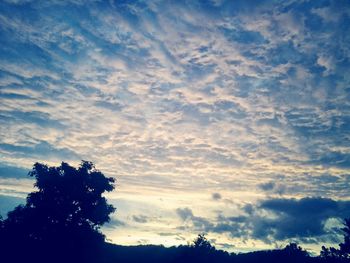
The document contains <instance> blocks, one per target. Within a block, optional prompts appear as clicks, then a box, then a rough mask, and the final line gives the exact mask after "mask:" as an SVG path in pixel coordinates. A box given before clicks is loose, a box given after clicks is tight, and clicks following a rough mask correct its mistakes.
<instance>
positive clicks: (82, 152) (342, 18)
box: [0, 0, 350, 252]
mask: <svg viewBox="0 0 350 263" xmlns="http://www.w3.org/2000/svg"><path fill="white" fill-rule="evenodd" d="M0 58H1V59H0V133H1V136H0V212H1V214H2V215H3V216H5V215H6V212H7V211H8V210H10V209H12V208H13V207H14V206H15V205H16V204H18V203H21V202H24V199H23V198H24V197H25V196H26V194H27V193H28V192H30V191H32V190H33V188H32V184H33V181H32V180H31V179H30V178H29V177H28V176H27V172H28V171H29V170H30V169H31V167H32V165H33V164H34V162H44V163H46V164H49V165H59V164H60V162H61V161H65V162H68V163H70V164H72V165H78V164H79V162H80V160H89V161H92V162H94V163H95V164H96V167H97V168H98V169H99V170H101V171H102V172H103V173H105V174H106V175H108V176H113V177H115V178H117V187H116V188H117V189H116V191H114V192H113V193H111V194H109V195H108V198H109V201H110V202H111V203H113V204H114V205H115V206H116V207H117V212H116V213H115V214H113V217H112V220H111V222H110V224H108V225H107V226H105V227H104V228H103V231H104V233H105V234H106V235H107V237H108V239H109V240H111V241H112V242H115V243H119V244H149V243H152V244H164V245H166V246H169V245H178V244H186V242H188V241H191V240H192V239H193V238H194V237H195V236H196V235H197V234H199V233H207V234H208V236H207V237H208V239H210V240H211V242H213V244H215V245H216V246H217V247H218V248H223V249H227V250H229V251H236V252H237V251H248V250H257V249H266V248H274V247H278V246H282V245H285V244H287V243H288V242H290V241H297V242H299V243H300V244H301V245H302V246H303V247H305V248H307V249H310V250H313V251H316V252H317V251H319V248H320V245H321V244H337V243H339V241H341V239H340V238H341V236H339V232H338V227H339V224H340V219H341V218H344V217H350V191H349V186H350V133H349V131H350V74H349V73H350V72H349V71H350V70H349V68H350V67H349V66H350V3H349V1H347V0H334V1H330V0H319V1H311V0H283V1H282V0H280V1H273V0H266V1H258V0H256V1H253V0H251V1H246V0H231V1H221V0H212V1H209V0H208V1H161V0H155V1H141V0H140V1H118V0H117V1H112V0H111V1H103V0H101V1H92V0H91V1H83V0H70V1H61V0H52V1H44V0H43V1H31V0H5V1H1V2H0Z"/></svg>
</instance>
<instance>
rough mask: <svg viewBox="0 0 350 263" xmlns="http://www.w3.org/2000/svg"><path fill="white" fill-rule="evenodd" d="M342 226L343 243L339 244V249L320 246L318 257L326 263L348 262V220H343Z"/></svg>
mask: <svg viewBox="0 0 350 263" xmlns="http://www.w3.org/2000/svg"><path fill="white" fill-rule="evenodd" d="M343 225H344V227H343V228H342V229H341V230H342V231H343V233H344V242H343V243H340V244H339V249H337V248H334V247H330V248H326V247H325V246H322V250H321V254H320V256H321V258H324V259H326V260H327V261H328V262H350V218H347V219H344V222H343Z"/></svg>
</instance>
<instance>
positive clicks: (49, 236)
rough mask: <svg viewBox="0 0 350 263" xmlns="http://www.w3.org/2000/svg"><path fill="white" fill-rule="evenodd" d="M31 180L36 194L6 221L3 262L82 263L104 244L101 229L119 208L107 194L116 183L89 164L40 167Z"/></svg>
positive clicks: (0, 237)
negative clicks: (69, 262)
mask: <svg viewBox="0 0 350 263" xmlns="http://www.w3.org/2000/svg"><path fill="white" fill-rule="evenodd" d="M29 175H30V176H32V177H35V179H36V182H35V187H36V188H37V191H35V192H32V193H30V194H29V195H28V197H27V203H26V204H25V205H21V206H17V207H16V208H15V209H14V210H13V211H11V212H9V213H8V216H7V218H6V219H4V220H2V221H1V225H0V227H1V228H0V247H1V248H2V253H1V254H2V257H8V258H10V261H9V262H17V261H18V262H20V260H23V259H25V261H27V262H28V260H34V258H35V260H36V261H33V262H37V261H43V262H44V261H47V262H52V261H57V262H61V261H64V260H66V261H67V259H69V260H71V259H73V258H75V259H82V258H83V257H85V256H88V254H89V251H92V250H91V248H94V249H97V248H98V247H100V246H102V245H103V244H104V235H103V234H102V233H101V232H100V231H99V228H100V226H101V225H102V224H103V223H105V222H108V221H109V215H110V214H111V213H112V212H113V211H114V210H115V208H114V207H113V206H111V205H109V204H108V203H107V200H106V199H105V198H104V197H103V196H102V194H103V193H104V192H105V191H112V190H113V189H114V185H113V183H114V179H113V178H106V177H105V176H104V175H103V174H102V173H101V172H100V171H98V170H96V169H95V167H94V166H93V164H92V163H90V162H86V161H83V162H82V163H81V165H80V167H78V168H77V169H76V168H74V167H72V166H70V165H68V164H67V163H62V164H61V166H59V167H48V166H46V165H43V164H40V163H36V164H35V165H34V167H33V170H32V171H31V172H30V173H29ZM29 262H31V261H29Z"/></svg>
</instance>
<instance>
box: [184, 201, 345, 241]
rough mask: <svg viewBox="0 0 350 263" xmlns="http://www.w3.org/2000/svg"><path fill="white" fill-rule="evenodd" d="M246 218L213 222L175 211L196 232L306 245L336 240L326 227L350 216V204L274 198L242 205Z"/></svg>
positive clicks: (186, 209)
mask: <svg viewBox="0 0 350 263" xmlns="http://www.w3.org/2000/svg"><path fill="white" fill-rule="evenodd" d="M243 211H244V212H245V213H246V214H245V215H240V216H232V217H228V216H223V215H221V214H219V215H218V217H217V218H216V219H215V220H207V219H206V218H202V217H197V216H195V215H194V214H193V212H192V210H190V209H189V208H178V209H177V213H178V215H179V216H180V218H181V219H182V220H184V221H186V222H190V223H191V225H192V227H193V228H194V229H195V230H197V231H199V230H200V231H204V232H214V233H228V234H229V235H230V236H231V237H237V238H242V239H244V240H247V239H249V238H253V239H259V240H263V241H264V242H267V243H272V242H274V241H277V240H279V241H282V240H288V239H292V240H299V241H301V242H306V243H317V242H318V241H320V240H322V241H325V240H326V241H334V240H337V232H334V230H332V229H327V228H326V222H327V220H329V219H332V218H333V219H337V220H341V219H343V218H347V217H349V216H350V201H336V200H333V199H330V198H321V197H306V198H302V199H294V198H292V199H284V198H273V199H267V200H263V201H260V202H259V204H258V205H249V204H248V205H245V206H244V207H243Z"/></svg>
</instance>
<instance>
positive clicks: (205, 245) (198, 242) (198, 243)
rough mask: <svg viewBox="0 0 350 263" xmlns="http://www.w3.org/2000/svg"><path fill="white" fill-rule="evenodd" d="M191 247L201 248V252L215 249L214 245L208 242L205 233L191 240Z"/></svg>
mask: <svg viewBox="0 0 350 263" xmlns="http://www.w3.org/2000/svg"><path fill="white" fill-rule="evenodd" d="M192 247H193V248H194V249H196V250H201V251H202V252H210V251H212V250H215V247H214V246H212V245H211V244H210V242H209V241H208V239H207V238H206V237H205V234H199V235H198V236H197V238H196V239H195V240H194V241H193V244H192Z"/></svg>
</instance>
